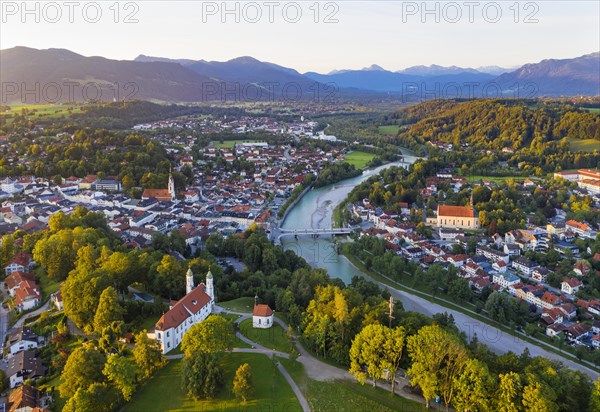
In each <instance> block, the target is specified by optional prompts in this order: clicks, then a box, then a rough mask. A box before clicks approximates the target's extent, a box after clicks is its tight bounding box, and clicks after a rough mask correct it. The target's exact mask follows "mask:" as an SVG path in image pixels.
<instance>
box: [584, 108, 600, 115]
mask: <svg viewBox="0 0 600 412" xmlns="http://www.w3.org/2000/svg"><path fill="white" fill-rule="evenodd" d="M585 110H587V111H588V112H591V113H598V114H600V109H599V108H597V107H585Z"/></svg>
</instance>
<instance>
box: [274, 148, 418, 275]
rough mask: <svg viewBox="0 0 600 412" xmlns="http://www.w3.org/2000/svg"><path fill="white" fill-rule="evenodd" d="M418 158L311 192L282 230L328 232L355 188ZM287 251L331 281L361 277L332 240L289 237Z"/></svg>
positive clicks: (373, 170)
mask: <svg viewBox="0 0 600 412" xmlns="http://www.w3.org/2000/svg"><path fill="white" fill-rule="evenodd" d="M417 159H418V157H414V156H407V155H405V156H404V162H393V163H388V164H385V165H383V166H379V167H376V168H373V169H367V170H365V171H363V174H362V175H360V176H356V177H353V178H350V179H346V180H342V181H340V182H338V183H333V184H331V185H327V186H323V187H320V188H318V189H312V190H311V191H310V192H308V193H306V194H305V195H304V197H302V199H300V201H299V202H298V203H297V204H296V205H295V206H294V207H293V208H292V209H291V210H290V211H289V212H288V215H287V217H286V219H285V221H284V222H283V224H282V226H281V227H282V228H283V229H329V228H331V219H332V215H333V210H334V209H335V207H336V206H337V205H339V204H340V203H341V202H342V201H343V200H344V199H346V197H347V196H348V193H350V191H351V190H352V189H354V187H355V186H357V185H358V184H360V183H361V182H363V181H365V180H366V179H368V178H369V177H371V176H373V175H376V174H378V173H379V172H380V171H382V170H383V169H386V168H388V167H391V166H404V167H407V166H408V165H410V164H412V163H414V162H415V161H416V160H417ZM281 244H282V246H283V248H284V249H285V250H293V251H294V252H295V253H296V254H297V255H299V256H302V257H303V258H304V259H306V261H307V262H308V263H309V264H310V265H311V266H313V267H319V268H323V269H327V271H328V272H329V275H330V276H331V277H337V278H340V279H342V280H343V281H344V282H345V283H346V284H348V283H349V282H350V279H352V277H353V276H356V275H358V276H362V272H361V271H359V270H358V269H357V268H356V267H355V266H354V265H352V264H351V263H350V262H349V261H348V260H347V259H345V258H344V257H343V256H339V255H338V254H337V253H336V248H335V244H334V243H333V241H332V238H331V237H330V236H321V237H319V238H317V239H312V238H310V237H309V236H300V237H299V239H298V240H295V239H294V238H292V237H286V238H283V239H282V242H281Z"/></svg>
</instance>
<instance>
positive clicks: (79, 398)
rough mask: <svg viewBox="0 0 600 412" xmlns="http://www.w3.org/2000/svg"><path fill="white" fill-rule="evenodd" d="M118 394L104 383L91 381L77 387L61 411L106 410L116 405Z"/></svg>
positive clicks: (92, 411)
mask: <svg viewBox="0 0 600 412" xmlns="http://www.w3.org/2000/svg"><path fill="white" fill-rule="evenodd" d="M118 402H119V394H118V393H117V391H116V390H115V389H114V388H113V387H112V386H110V385H107V384H106V383H93V384H91V385H90V386H88V387H86V388H83V387H82V388H79V389H77V392H75V395H73V397H72V398H70V399H69V400H68V401H67V403H66V404H65V406H64V408H63V412H81V411H86V412H106V411H112V410H114V409H115V407H116V406H117V405H118Z"/></svg>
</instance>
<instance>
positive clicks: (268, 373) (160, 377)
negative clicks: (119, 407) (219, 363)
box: [123, 353, 301, 412]
mask: <svg viewBox="0 0 600 412" xmlns="http://www.w3.org/2000/svg"><path fill="white" fill-rule="evenodd" d="M243 363H248V364H249V365H250V368H251V370H252V374H253V376H254V380H253V382H254V394H253V396H252V400H250V401H248V402H247V403H246V404H241V403H239V402H237V401H236V400H235V397H234V396H233V394H232V393H231V382H232V381H233V377H234V375H235V371H236V369H237V368H238V367H239V366H240V365H241V364H243ZM223 364H224V378H225V387H224V388H223V389H222V390H221V392H220V393H219V394H218V396H217V397H216V398H215V399H211V400H199V401H196V400H194V399H192V398H190V397H189V396H188V395H187V394H186V393H184V389H183V387H182V386H181V365H182V361H181V360H175V361H170V362H169V363H168V365H167V366H165V367H164V368H163V369H161V370H160V371H158V372H157V373H156V375H155V376H154V377H153V378H152V379H151V380H150V381H149V382H148V383H146V384H145V385H144V386H143V387H141V388H140V389H139V390H138V392H137V393H136V394H135V395H134V396H133V398H132V400H131V402H129V403H128V404H127V405H126V406H125V407H124V408H123V411H124V412H126V411H136V412H137V411H144V412H153V411H240V410H244V411H259V410H260V411H266V410H269V411H280V410H281V411H283V410H285V411H292V412H293V411H300V410H301V408H300V405H299V403H298V400H297V399H296V396H295V395H294V392H293V391H292V389H291V388H290V386H289V385H288V384H287V382H286V380H285V379H284V378H283V376H281V373H280V372H279V371H278V370H277V368H276V367H275V366H274V364H273V362H272V361H271V360H270V359H269V358H268V357H267V356H265V355H261V354H254V353H227V354H225V355H223Z"/></svg>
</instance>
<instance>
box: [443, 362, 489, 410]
mask: <svg viewBox="0 0 600 412" xmlns="http://www.w3.org/2000/svg"><path fill="white" fill-rule="evenodd" d="M492 384H493V380H492V376H491V375H490V372H489V371H488V369H487V366H486V365H485V364H484V363H483V362H480V361H478V360H477V359H469V360H468V361H467V363H466V364H465V368H464V370H463V371H462V373H461V374H460V375H459V376H457V377H456V378H455V379H454V387H455V390H456V396H455V398H454V402H453V403H452V405H453V406H454V408H455V409H456V410H457V411H459V412H460V411H463V412H471V411H488V410H490V397H489V395H490V393H491V387H492Z"/></svg>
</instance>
